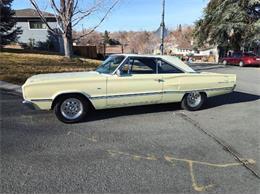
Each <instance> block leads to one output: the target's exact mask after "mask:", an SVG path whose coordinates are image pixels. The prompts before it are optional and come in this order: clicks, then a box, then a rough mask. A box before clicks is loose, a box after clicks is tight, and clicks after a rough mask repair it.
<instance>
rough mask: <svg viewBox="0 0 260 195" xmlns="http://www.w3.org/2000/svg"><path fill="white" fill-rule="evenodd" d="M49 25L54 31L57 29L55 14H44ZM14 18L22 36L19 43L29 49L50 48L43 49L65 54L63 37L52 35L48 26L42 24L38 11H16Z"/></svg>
mask: <svg viewBox="0 0 260 195" xmlns="http://www.w3.org/2000/svg"><path fill="white" fill-rule="evenodd" d="M42 13H43V16H44V17H45V18H46V20H47V22H48V25H49V26H50V27H51V28H53V29H56V30H57V29H58V28H57V20H56V17H55V15H54V14H51V13H48V12H42ZM14 18H15V20H16V27H20V28H21V30H22V34H20V35H19V39H18V43H20V44H22V45H27V46H28V47H36V48H37V47H38V48H40V49H41V47H48V48H42V49H51V50H55V51H60V52H63V44H62V38H61V36H59V35H57V34H54V33H51V32H50V31H49V30H48V28H47V25H46V24H45V23H44V22H42V20H41V18H40V16H39V15H38V13H37V11H36V10H34V9H20V10H15V15H14Z"/></svg>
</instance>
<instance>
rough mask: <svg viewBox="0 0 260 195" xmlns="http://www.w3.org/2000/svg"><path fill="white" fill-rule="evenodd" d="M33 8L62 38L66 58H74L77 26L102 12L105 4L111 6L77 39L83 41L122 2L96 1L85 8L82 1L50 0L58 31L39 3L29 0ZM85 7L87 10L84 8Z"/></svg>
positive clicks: (49, 27)
mask: <svg viewBox="0 0 260 195" xmlns="http://www.w3.org/2000/svg"><path fill="white" fill-rule="evenodd" d="M29 1H30V2H31V4H32V5H33V7H34V8H35V9H36V11H37V13H38V14H39V16H40V18H41V20H42V21H43V22H44V23H45V24H46V26H47V27H48V29H49V30H50V31H51V32H52V33H54V34H58V35H60V36H62V38H63V44H64V53H65V56H66V57H69V58H70V57H71V56H72V43H73V38H72V29H73V27H75V26H76V25H79V24H80V23H81V22H83V20H84V19H85V18H87V17H89V16H91V15H93V14H94V13H96V12H98V11H100V9H101V8H104V5H105V3H106V4H108V3H110V5H109V6H108V7H107V8H106V11H105V13H104V14H103V16H102V18H101V19H100V20H99V22H98V23H97V24H96V25H95V26H94V27H92V28H91V29H90V30H88V31H87V32H85V33H83V34H81V35H80V36H78V37H77V39H81V38H83V37H85V36H88V35H89V34H90V33H92V32H94V31H95V30H96V29H97V28H98V27H99V26H100V24H101V23H102V22H103V21H104V20H105V19H106V17H107V16H108V14H109V13H110V12H111V11H112V9H113V8H114V7H115V6H116V5H117V4H118V3H119V1H120V0H96V1H95V3H93V5H92V6H90V7H85V6H83V4H84V3H83V2H87V1H81V2H79V1H80V0H48V4H49V5H50V7H51V8H52V10H53V13H54V14H55V17H56V19H57V23H58V30H57V29H53V28H52V27H51V26H50V25H49V24H48V22H47V19H46V18H45V16H44V13H43V12H42V10H41V9H40V7H39V3H38V1H37V0H29ZM84 7H85V8H84Z"/></svg>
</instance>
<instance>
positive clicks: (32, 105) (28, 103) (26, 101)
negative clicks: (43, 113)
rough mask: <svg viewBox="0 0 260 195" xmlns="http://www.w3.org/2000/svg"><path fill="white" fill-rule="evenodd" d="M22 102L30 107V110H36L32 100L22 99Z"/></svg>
mask: <svg viewBox="0 0 260 195" xmlns="http://www.w3.org/2000/svg"><path fill="white" fill-rule="evenodd" d="M23 104H24V105H25V106H26V107H27V108H30V109H31V110H37V109H36V106H35V105H34V104H33V103H32V102H30V101H28V100H24V101H23Z"/></svg>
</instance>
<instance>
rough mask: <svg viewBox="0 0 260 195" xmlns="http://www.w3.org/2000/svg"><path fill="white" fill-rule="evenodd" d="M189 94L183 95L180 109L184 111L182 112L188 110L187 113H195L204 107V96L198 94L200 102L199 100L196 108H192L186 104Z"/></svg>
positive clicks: (205, 97)
mask: <svg viewBox="0 0 260 195" xmlns="http://www.w3.org/2000/svg"><path fill="white" fill-rule="evenodd" d="M189 94H190V93H187V94H185V96H184V97H183V99H182V102H181V107H182V109H184V110H189V111H196V110H199V109H201V108H202V106H203V105H204V103H205V101H206V99H207V96H206V94H204V93H199V94H200V97H201V100H200V102H199V104H198V105H196V106H194V107H193V106H190V105H189V103H188V95H189Z"/></svg>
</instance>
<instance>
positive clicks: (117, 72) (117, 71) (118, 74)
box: [116, 69, 121, 77]
mask: <svg viewBox="0 0 260 195" xmlns="http://www.w3.org/2000/svg"><path fill="white" fill-rule="evenodd" d="M116 75H117V76H119V77H120V76H121V70H119V69H117V70H116Z"/></svg>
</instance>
